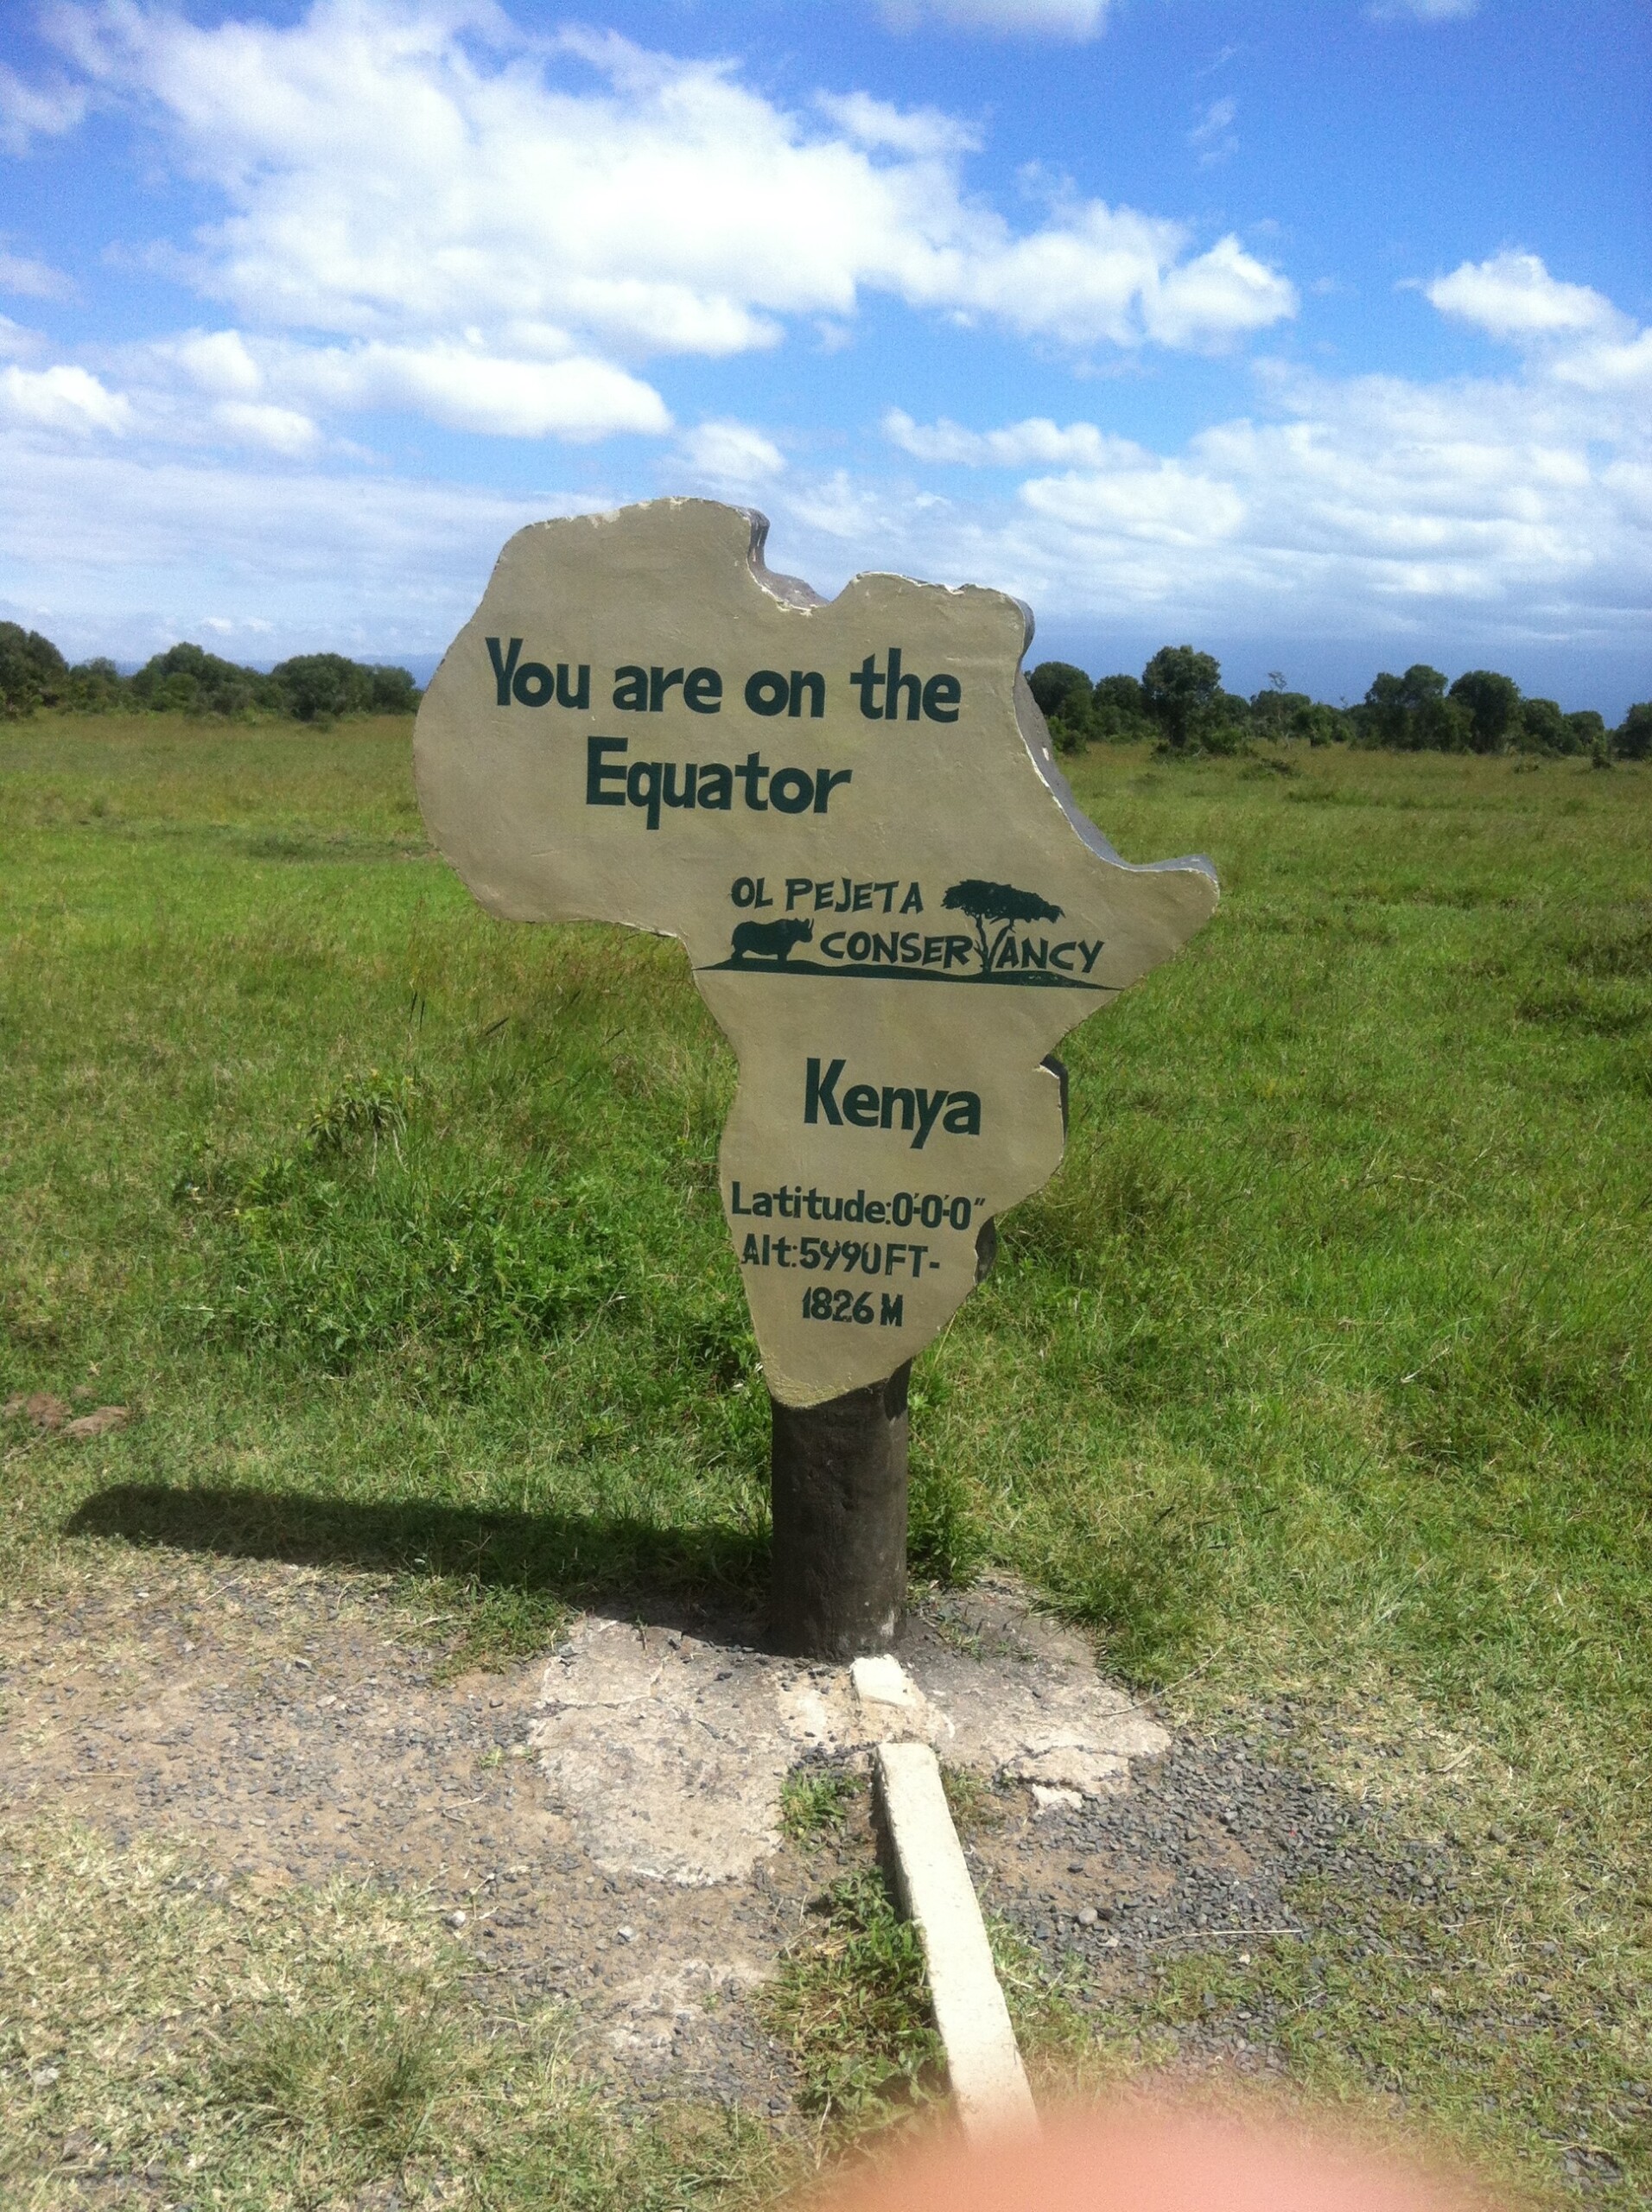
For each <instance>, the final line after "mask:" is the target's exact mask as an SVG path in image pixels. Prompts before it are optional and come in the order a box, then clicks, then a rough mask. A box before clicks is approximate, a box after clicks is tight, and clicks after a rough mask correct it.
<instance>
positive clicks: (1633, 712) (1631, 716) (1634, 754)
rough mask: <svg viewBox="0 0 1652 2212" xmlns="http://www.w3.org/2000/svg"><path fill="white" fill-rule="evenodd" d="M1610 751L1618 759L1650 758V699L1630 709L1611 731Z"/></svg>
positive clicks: (1651, 747)
mask: <svg viewBox="0 0 1652 2212" xmlns="http://www.w3.org/2000/svg"><path fill="white" fill-rule="evenodd" d="M1612 751H1613V752H1614V753H1616V754H1617V757H1618V759H1619V760H1652V699H1642V701H1641V702H1640V703H1639V704H1638V705H1636V706H1633V707H1631V708H1630V710H1629V712H1628V714H1626V715H1624V717H1623V721H1621V722H1619V723H1618V725H1617V728H1616V729H1615V730H1614V731H1613V732H1612Z"/></svg>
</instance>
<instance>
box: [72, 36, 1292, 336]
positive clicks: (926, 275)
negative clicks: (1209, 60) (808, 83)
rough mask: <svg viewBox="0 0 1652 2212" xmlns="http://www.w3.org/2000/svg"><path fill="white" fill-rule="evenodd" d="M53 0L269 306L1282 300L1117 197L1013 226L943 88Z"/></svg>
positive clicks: (453, 322)
mask: <svg viewBox="0 0 1652 2212" xmlns="http://www.w3.org/2000/svg"><path fill="white" fill-rule="evenodd" d="M1000 12H1001V13H1017V14H1018V15H1019V17H1020V19H1021V20H1022V21H1023V22H1025V23H1031V22H1033V21H1034V20H1035V18H1036V19H1037V20H1040V21H1045V22H1048V23H1052V24H1053V23H1055V22H1057V21H1058V20H1064V21H1068V22H1077V20H1078V18H1079V17H1080V16H1083V19H1084V20H1085V21H1087V22H1088V21H1090V20H1091V19H1092V18H1093V19H1094V21H1095V22H1096V23H1099V21H1100V16H1101V10H1100V9H1099V8H1096V9H1080V8H1074V7H1068V8H1065V9H1062V8H1058V7H1054V6H1053V5H1052V7H1050V8H1048V9H1046V10H1045V11H1044V12H1043V15H1042V16H1039V11H1037V10H1020V11H1000ZM52 21H53V22H54V24H55V25H56V26H57V32H56V35H58V36H59V37H60V41H62V43H63V45H64V48H65V51H66V53H67V54H68V55H69V56H70V58H71V59H72V60H74V62H75V63H76V64H77V66H79V67H80V68H81V69H82V70H83V71H85V72H86V73H87V75H88V76H89V77H90V79H92V82H93V83H94V84H95V85H96V86H98V89H99V92H100V95H101V96H104V97H109V98H114V97H121V98H124V99H130V100H132V101H136V102H137V103H138V104H139V105H141V106H143V108H144V109H145V111H147V112H149V113H150V114H152V115H154V116H155V117H156V118H157V119H158V120H159V121H160V122H161V123H162V125H163V127H164V128H165V130H168V132H169V134H170V136H171V138H172V141H173V143H174V144H175V148H176V149H177V155H178V158H179V160H180V161H181V163H182V164H183V166H184V167H185V168H187V169H188V170H189V171H190V172H191V173H192V174H193V175H194V176H195V177H196V178H197V179H198V180H199V181H201V182H202V183H204V184H206V186H208V187H210V188H214V189H216V191H217V192H218V193H219V194H220V195H221V197H222V199H223V200H224V201H225V203H226V207H227V210H228V212H227V213H226V218H225V219H224V220H222V221H221V222H220V223H219V224H218V225H217V226H214V227H212V228H210V229H208V230H206V231H205V232H201V233H200V235H199V236H198V238H196V240H195V241H194V245H193V246H192V248H191V250H190V251H189V252H188V253H187V254H186V255H183V256H181V257H180V256H177V255H175V256H174V266H175V270H176V271H177V273H180V274H184V275H187V276H188V277H190V279H191V280H192V281H193V282H194V283H195V284H196V285H197V286H198V287H199V288H200V290H201V291H202V292H203V293H205V294H206V295H207V296H213V297H216V298H220V299H223V300H226V301H227V302H231V303H232V305H233V307H234V308H235V309H236V311H237V313H238V317H239V318H240V319H241V320H242V321H244V322H245V323H247V324H249V325H253V324H256V325H258V326H261V327H264V328H266V329H269V328H273V327H287V328H289V329H291V330H294V331H321V332H326V333H329V334H333V335H334V336H340V337H351V338H358V339H365V338H376V339H379V340H384V341H387V342H395V341H400V342H415V343H417V342H421V341H428V340H431V339H434V338H436V337H438V336H445V335H448V334H452V333H454V331H456V330H458V329H461V328H462V327H466V326H467V325H470V324H475V325H476V326H478V327H480V328H481V329H482V330H483V331H484V333H485V334H487V338H488V342H489V343H490V344H492V342H493V340H494V339H495V337H496V335H497V334H498V333H499V332H500V331H501V329H502V328H503V327H504V326H505V325H506V324H507V323H510V322H515V321H524V320H527V321H543V322H550V323H553V324H555V325H556V327H558V328H559V329H561V330H562V331H564V332H567V333H569V334H572V336H573V338H574V339H575V340H576V341H577V342H578V343H579V344H580V345H581V346H583V347H585V348H586V349H587V350H590V351H593V352H599V353H602V352H608V351H611V350H612V351H619V352H623V353H632V354H636V353H704V354H708V355H713V356H716V355H720V354H728V353H739V352H743V351H747V350H750V349H752V348H753V347H758V346H769V345H773V344H775V343H777V342H778V340H779V338H780V337H781V335H782V334H783V331H784V327H785V319H786V318H789V317H792V316H799V315H802V316H808V317H810V318H811V319H814V318H818V317H821V316H825V317H829V318H836V319H842V318H843V317H846V316H849V315H853V314H854V312H855V308H856V306H857V303H858V302H859V301H860V299H861V296H863V295H864V294H866V293H868V292H872V293H884V294H888V295H892V296H894V297H896V298H899V299H900V300H903V301H904V302H906V303H907V304H908V305H910V306H912V307H916V308H927V309H932V310H937V311H940V312H943V313H953V314H960V315H965V316H976V317H980V318H982V319H984V320H988V321H995V322H998V323H1000V324H1001V325H1003V326H1004V327H1007V328H1009V329H1011V330H1013V331H1016V332H1020V333H1021V334H1026V335H1038V336H1041V337H1046V338H1053V339H1056V340H1060V341H1061V342H1064V343H1066V344H1071V345H1072V346H1078V347H1085V346H1095V345H1098V344H1116V345H1122V346H1140V345H1142V344H1145V343H1148V342H1152V343H1156V344H1160V345H1167V346H1193V347H1207V346H1215V345H1219V344H1221V343H1223V342H1225V341H1227V340H1231V339H1233V338H1235V337H1238V336H1242V335H1244V334H1247V333H1249V332H1251V331H1254V330H1257V329H1261V328H1265V327H1268V325H1270V324H1272V323H1274V322H1277V321H1280V319H1282V318H1283V317H1286V316H1288V315H1291V314H1293V312H1294V310H1295V305H1296V300H1295V294H1294V292H1293V289H1292V287H1291V286H1290V285H1289V284H1288V283H1287V282H1286V280H1285V279H1284V278H1283V277H1280V275H1279V274H1278V273H1277V272H1276V271H1274V270H1271V269H1269V268H1268V267H1267V266H1266V265H1265V264H1261V263H1260V262H1258V261H1256V260H1255V259H1254V258H1252V257H1249V256H1248V255H1246V254H1245V253H1244V252H1243V251H1242V249H1241V248H1240V247H1239V245H1238V244H1237V241H1236V240H1235V239H1232V238H1227V239H1223V240H1222V241H1221V242H1220V243H1219V244H1218V245H1217V246H1216V247H1214V248H1213V249H1211V250H1210V251H1209V252H1206V253H1203V254H1196V253H1194V252H1193V251H1192V247H1193V240H1192V238H1191V234H1190V233H1189V232H1187V231H1186V230H1185V228H1184V227H1183V226H1180V225H1178V224H1175V223H1168V222H1164V221H1160V220H1157V219H1153V218H1152V217H1149V216H1147V215H1142V214H1140V213H1135V212H1134V211H1133V210H1130V209H1128V208H1117V209H1115V208H1110V207H1107V206H1105V205H1104V204H1103V203H1102V202H1100V201H1094V200H1092V201H1075V202H1073V203H1071V204H1067V205H1063V206H1060V207H1057V208H1055V209H1054V210H1052V214H1051V216H1050V219H1048V220H1047V221H1046V222H1045V224H1044V225H1043V226H1041V227H1039V228H1035V229H1033V230H1032V231H1028V232H1016V231H1014V230H1013V228H1012V227H1011V226H1010V225H1009V223H1008V222H1007V220H1006V219H1004V218H1003V217H1002V216H1001V215H1000V214H998V213H996V212H995V211H994V210H993V209H991V208H990V207H986V206H984V205H983V204H982V202H981V201H980V200H978V199H976V198H975V197H974V196H972V195H971V194H969V193H968V192H967V191H966V189H965V186H964V181H963V173H962V162H963V157H964V155H965V153H966V152H967V150H968V149H969V146H970V144H971V143H973V141H972V137H971V134H970V133H969V131H968V130H965V129H963V127H962V126H960V125H959V124H956V122H954V121H952V120H951V119H950V118H946V117H944V116H938V115H937V114H935V113H934V112H933V111H930V110H920V111H915V112H912V111H899V110H897V109H895V108H893V107H891V106H890V105H888V104H886V103H884V102H880V101H876V100H873V99H869V98H867V97H866V96H865V95H857V94H850V95H848V96H847V97H845V98H842V99H829V100H828V101H827V102H826V103H825V105H824V106H823V108H820V109H818V110H817V113H818V114H819V115H820V116H821V117H822V118H823V123H813V122H810V120H809V119H807V118H804V117H803V116H799V115H797V114H794V113H792V112H790V111H786V110H785V109H782V108H780V107H778V105H775V104H774V103H773V102H772V101H771V100H769V99H766V98H764V97H763V96H762V95H761V94H759V93H758V92H753V91H752V90H750V89H748V88H747V86H744V85H742V84H741V83H740V82H739V81H738V80H737V79H736V78H735V76H734V72H733V70H732V67H728V66H724V65H714V64H710V63H704V62H683V61H677V60H671V59H670V58H669V57H664V56H659V55H654V54H645V53H643V52H641V51H640V50H639V48H635V47H632V46H630V45H628V44H626V42H625V41H622V40H619V39H618V38H613V37H608V38H597V37H594V36H592V35H588V34H581V35H575V34H571V33H564V34H562V35H560V36H559V37H558V38H556V39H555V40H553V41H550V43H549V45H541V46H538V47H535V48H528V47H527V46H526V45H525V43H524V42H523V41H520V40H518V37H517V35H516V34H515V33H513V32H512V31H511V28H510V26H509V25H508V24H507V23H506V22H505V20H504V18H503V17H497V16H492V15H491V14H486V13H482V12H480V11H477V10H470V11H462V10H446V11H443V10H441V9H439V8H438V7H436V6H435V5H434V4H432V0H406V4H401V5H391V4H390V0H315V4H313V5H312V6H311V8H310V10H309V11H308V14H306V15H305V16H303V17H302V19H301V20H300V21H298V22H295V23H294V24H292V25H291V26H289V27H284V28H283V27H280V26H277V25H274V24H270V23H268V22H254V21H248V22H225V23H219V24H218V25H216V26H212V27H203V26H200V25H197V24H194V23H192V22H187V20H185V19H184V18H183V17H181V16H175V15H172V14H168V13H165V12H162V11H161V10H158V9H156V8H152V7H145V6H144V5H143V4H141V0H107V4H105V5H103V6H99V7H92V6H87V5H84V4H83V5H79V6H74V5H71V6H68V7H67V8H66V9H64V10H61V11H60V12H59V13H58V14H57V15H55V16H54V17H53V18H52ZM1056 289H1059V294H1060V296H1059V297H1057V296H1055V292H1056Z"/></svg>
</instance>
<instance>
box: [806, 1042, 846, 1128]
mask: <svg viewBox="0 0 1652 2212" xmlns="http://www.w3.org/2000/svg"><path fill="white" fill-rule="evenodd" d="M842 1072H843V1063H842V1060H834V1061H833V1062H832V1064H831V1065H830V1067H829V1068H828V1069H827V1071H826V1073H825V1075H824V1077H823V1076H822V1075H821V1072H820V1062H819V1061H818V1060H816V1059H811V1060H810V1062H809V1065H808V1067H807V1069H806V1070H805V1071H804V1099H803V1117H804V1121H805V1122H818V1121H819V1120H820V1118H821V1116H823V1115H824V1116H825V1117H826V1120H827V1121H828V1122H829V1124H830V1125H831V1127H832V1128H835V1129H841V1128H842V1126H843V1116H842V1114H840V1113H839V1112H838V1110H837V1096H836V1092H837V1079H838V1077H840V1076H841V1075H842Z"/></svg>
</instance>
